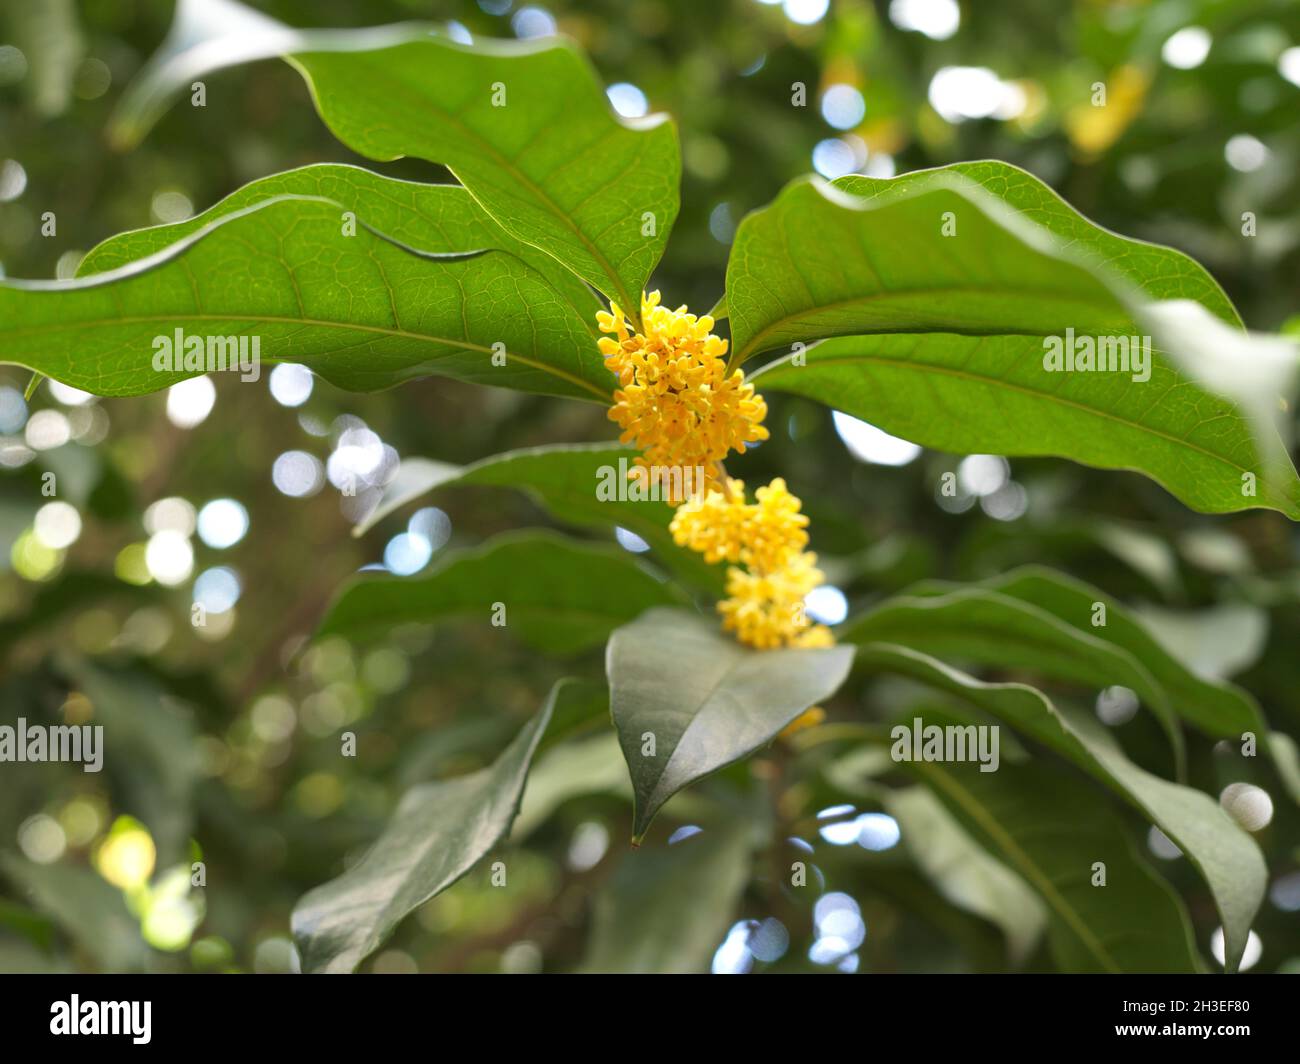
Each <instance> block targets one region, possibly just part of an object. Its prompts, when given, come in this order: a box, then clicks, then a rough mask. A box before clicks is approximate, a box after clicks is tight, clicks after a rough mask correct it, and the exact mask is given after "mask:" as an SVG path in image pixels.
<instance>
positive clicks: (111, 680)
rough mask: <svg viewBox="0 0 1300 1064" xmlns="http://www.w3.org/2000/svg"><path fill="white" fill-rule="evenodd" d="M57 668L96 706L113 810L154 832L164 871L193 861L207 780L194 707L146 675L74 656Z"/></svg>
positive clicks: (67, 656) (61, 658)
mask: <svg viewBox="0 0 1300 1064" xmlns="http://www.w3.org/2000/svg"><path fill="white" fill-rule="evenodd" d="M57 667H58V670H59V671H60V672H61V673H62V674H63V676H64V677H65V678H66V680H67V682H68V684H69V686H71V687H74V688H75V689H77V690H80V691H81V692H83V693H84V694H85V695H86V696H87V697H88V698H89V699H90V702H91V704H92V705H93V706H94V723H95V724H96V725H101V726H102V727H103V729H104V732H103V735H104V741H103V743H102V751H101V752H102V754H103V759H104V761H103V772H104V776H105V777H107V778H108V779H111V780H112V781H113V797H114V803H113V804H114V808H115V809H117V810H119V811H121V812H128V813H132V814H134V815H135V816H136V817H137V818H138V819H139V820H140V821H141V822H142V823H144V825H145V826H146V827H147V828H148V829H149V832H150V834H151V835H152V836H153V840H154V844H155V846H156V848H157V851H158V862H159V866H160V867H165V866H166V865H168V864H171V863H173V862H176V861H187V859H188V854H189V839H190V832H191V831H192V830H193V809H192V805H193V801H194V789H195V787H196V786H197V785H198V782H199V780H200V778H201V776H202V758H201V755H200V752H199V747H198V741H197V740H198V735H197V728H196V727H195V722H194V715H193V712H192V710H191V707H189V706H188V705H186V704H185V703H182V702H180V701H179V700H177V699H175V698H173V697H171V696H170V695H169V694H168V693H167V691H166V689H165V688H164V686H163V685H162V683H160V681H159V680H158V678H157V677H155V676H152V675H150V674H149V673H147V672H144V671H143V670H142V669H137V668H130V669H127V668H122V669H110V668H108V667H106V666H105V665H103V664H101V663H98V662H92V661H90V660H88V659H85V658H81V657H77V656H75V655H73V654H71V653H64V654H61V655H60V656H59V657H58V658H57Z"/></svg>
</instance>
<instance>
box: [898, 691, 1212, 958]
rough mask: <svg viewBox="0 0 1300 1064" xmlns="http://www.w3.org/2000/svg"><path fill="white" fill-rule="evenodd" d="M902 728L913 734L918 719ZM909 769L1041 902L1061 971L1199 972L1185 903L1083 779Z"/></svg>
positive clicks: (954, 767)
mask: <svg viewBox="0 0 1300 1064" xmlns="http://www.w3.org/2000/svg"><path fill="white" fill-rule="evenodd" d="M916 716H918V717H920V719H922V720H923V721H924V722H925V725H926V726H930V725H936V726H938V727H947V726H957V727H962V726H965V725H969V724H971V723H973V721H972V719H971V718H969V717H965V716H961V715H956V714H952V713H947V712H943V711H935V710H931V709H929V708H926V709H925V710H924V711H918V713H917V714H916ZM901 726H902V727H903V728H905V729H910V728H911V727H912V721H911V720H910V719H909V720H907V721H905V722H902V723H901ZM906 767H907V768H908V769H909V770H910V771H911V772H912V773H913V774H914V775H915V776H917V777H918V778H919V779H920V780H921V781H922V782H924V783H925V784H926V785H927V786H928V787H929V788H930V790H931V791H932V792H933V793H934V795H935V796H936V797H937V798H938V799H939V800H940V801H941V802H942V803H943V805H944V806H945V807H946V808H947V809H948V811H949V812H951V813H952V815H953V816H955V817H956V818H957V819H958V820H959V821H960V822H961V824H962V825H963V826H964V827H965V828H966V829H967V830H968V831H970V832H971V834H972V835H973V836H974V837H975V838H976V839H977V840H978V841H979V842H980V844H981V845H983V846H985V847H986V848H987V849H988V850H989V851H991V852H992V853H994V854H997V856H998V857H999V858H1000V859H1001V860H1002V861H1005V862H1006V865H1007V866H1008V867H1010V868H1011V869H1013V870H1014V871H1015V872H1016V873H1017V875H1019V876H1020V877H1021V878H1022V879H1023V880H1024V882H1025V883H1026V884H1028V886H1029V887H1031V888H1032V889H1033V890H1034V891H1035V893H1036V894H1037V895H1038V897H1039V898H1041V899H1042V901H1043V902H1044V903H1045V905H1046V907H1047V911H1048V913H1049V914H1050V922H1049V940H1050V942H1051V946H1052V953H1053V955H1054V956H1055V958H1056V962H1057V964H1058V966H1059V967H1060V968H1061V970H1063V971H1066V972H1185V973H1191V972H1196V971H1197V970H1198V963H1197V956H1196V950H1195V947H1194V946H1193V942H1192V931H1191V924H1190V921H1189V920H1188V918H1187V913H1186V911H1185V910H1184V908H1183V905H1182V902H1181V900H1180V899H1179V897H1178V895H1177V894H1176V893H1174V891H1173V890H1172V889H1171V888H1170V887H1169V884H1168V883H1166V882H1165V881H1164V880H1163V879H1161V878H1160V877H1159V876H1157V875H1156V874H1155V873H1154V872H1153V871H1152V870H1151V869H1150V867H1149V866H1148V865H1147V864H1146V863H1145V862H1144V861H1142V860H1140V859H1139V858H1138V856H1137V854H1136V853H1135V852H1134V849H1133V844H1132V841H1131V839H1130V837H1129V833H1128V831H1127V830H1126V828H1125V825H1124V824H1123V822H1122V821H1121V819H1120V818H1119V817H1118V816H1117V815H1116V814H1115V812H1114V810H1113V809H1111V808H1110V806H1109V804H1108V803H1107V802H1106V801H1105V799H1104V796H1103V795H1101V794H1100V793H1099V792H1098V791H1097V790H1096V788H1094V787H1092V786H1090V785H1089V784H1088V783H1087V782H1086V781H1085V780H1081V779H1077V778H1075V777H1073V776H1070V775H1065V774H1063V773H1062V772H1061V771H1060V770H1059V769H1056V768H1053V767H1051V766H1050V765H1046V764H1042V763H1036V762H1029V761H1026V762H1021V763H1018V764H1015V763H1008V762H1006V761H1005V760H1004V761H1003V762H1002V763H1001V764H1000V765H999V766H998V770H997V771H996V772H987V773H986V772H981V771H980V766H979V765H978V764H976V763H974V762H969V761H967V762H939V761H914V762H910V763H908V764H907V766H906ZM903 837H904V839H907V837H908V833H907V830H906V827H904V829H903ZM1097 862H1100V863H1102V864H1103V865H1105V874H1106V881H1105V885H1104V886H1098V885H1095V884H1094V882H1093V877H1094V874H1095V864H1096V863H1097ZM999 867H1000V866H999Z"/></svg>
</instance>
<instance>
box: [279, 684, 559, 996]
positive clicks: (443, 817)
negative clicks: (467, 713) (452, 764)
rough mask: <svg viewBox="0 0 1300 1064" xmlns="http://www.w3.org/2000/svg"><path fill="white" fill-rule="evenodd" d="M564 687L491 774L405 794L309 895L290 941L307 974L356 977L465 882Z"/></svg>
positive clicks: (514, 794) (491, 842) (519, 788)
mask: <svg viewBox="0 0 1300 1064" xmlns="http://www.w3.org/2000/svg"><path fill="white" fill-rule="evenodd" d="M558 690H559V686H558V685H557V687H556V688H553V689H552V690H551V694H550V695H549V697H548V698H547V700H546V703H545V705H543V706H542V708H541V710H540V711H539V712H538V714H537V715H536V716H535V717H534V718H533V719H532V720H531V721H529V722H528V723H527V724H526V725H524V727H523V728H522V729H521V730H520V732H519V734H518V735H517V736H516V737H515V739H514V741H513V742H511V743H510V745H509V746H508V747H506V749H505V751H504V752H503V753H502V754H501V756H500V757H498V758H497V759H496V761H494V762H493V763H492V764H491V765H489V766H488V767H487V768H484V769H480V770H479V771H478V772H474V773H471V774H469V775H467V776H459V777H457V778H455V779H451V780H442V781H439V782H437V783H427V784H422V785H420V786H418V787H414V788H412V789H411V790H409V791H407V792H406V794H405V795H404V796H403V797H402V801H401V804H400V805H399V806H398V807H397V811H396V813H394V814H393V817H392V819H391V820H390V821H389V822H388V825H387V826H386V827H385V828H384V832H383V834H382V835H381V836H380V837H379V839H378V840H377V841H376V842H375V844H374V846H373V847H371V849H370V851H369V852H368V853H367V854H366V855H365V857H363V858H362V859H361V860H360V861H359V862H358V863H357V864H355V865H353V866H352V867H351V868H349V869H348V870H347V871H346V872H344V873H343V875H341V876H340V877H339V878H338V879H333V880H330V882H328V883H325V884H323V885H321V886H319V887H316V888H315V889H313V890H311V891H309V892H308V893H307V894H305V895H304V896H303V897H302V899H301V900H300V901H299V902H298V904H297V906H296V907H295V908H294V910H293V935H294V938H295V939H296V940H297V943H298V950H299V952H300V953H301V955H302V967H303V971H306V972H329V973H337V972H350V971H352V970H353V969H355V968H356V966H357V965H358V964H360V963H361V962H362V961H363V960H364V959H365V958H366V957H367V956H368V955H369V954H371V953H372V952H374V950H375V949H377V948H378V947H379V945H380V944H381V943H383V942H384V940H385V939H387V938H388V936H389V935H390V934H392V932H393V929H394V928H395V927H396V926H397V924H398V922H399V921H401V919H402V918H403V917H404V916H406V915H407V914H409V913H410V912H412V911H413V910H414V909H416V908H417V907H418V906H420V905H422V904H423V903H424V902H426V901H428V900H429V899H430V898H432V897H433V896H434V895H435V894H438V893H441V892H442V891H444V890H446V889H447V888H448V887H449V886H451V885H452V884H453V883H455V882H456V881H457V880H458V879H460V878H461V877H462V876H463V875H465V874H466V873H467V872H468V871H469V870H470V869H471V868H473V867H474V865H475V864H477V863H478V861H479V859H480V858H482V857H483V856H484V854H486V853H487V852H488V851H489V850H491V849H492V847H493V846H495V845H496V844H497V842H498V841H499V840H500V839H501V838H502V837H504V835H505V834H506V832H507V831H509V829H510V824H511V822H512V821H513V820H514V818H515V813H516V812H517V811H518V809H519V801H520V797H521V796H522V794H523V790H524V783H525V780H526V778H527V775H528V767H529V765H530V764H531V763H532V759H533V752H534V751H535V750H536V749H537V744H538V742H539V741H540V739H541V737H542V733H543V732H544V731H545V730H546V726H547V723H548V722H549V720H550V717H551V710H552V706H553V705H554V703H555V699H556V696H557V691H558Z"/></svg>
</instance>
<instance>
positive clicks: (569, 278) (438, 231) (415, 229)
mask: <svg viewBox="0 0 1300 1064" xmlns="http://www.w3.org/2000/svg"><path fill="white" fill-rule="evenodd" d="M285 196H288V197H308V198H315V199H324V200H329V201H330V202H331V203H337V204H339V205H340V206H342V207H344V208H345V209H346V210H349V211H351V212H352V213H353V214H355V215H356V218H357V222H358V223H359V224H361V225H365V226H366V227H367V228H369V229H370V230H371V231H372V232H375V233H381V234H383V235H384V236H385V237H387V238H388V239H389V240H390V241H392V242H394V243H396V244H399V245H401V246H403V247H407V248H411V249H412V250H414V251H422V252H428V253H431V254H434V255H457V254H461V255H463V254H467V253H469V252H472V251H486V250H497V251H508V252H509V253H510V254H512V255H514V256H515V257H516V258H519V259H522V260H523V261H524V262H525V263H527V264H528V265H529V266H531V267H532V268H533V269H534V270H536V271H537V272H538V273H540V274H541V275H542V276H543V277H545V278H546V280H547V282H548V283H549V284H550V285H551V287H552V288H554V289H555V290H556V291H557V292H558V293H560V294H561V295H562V296H563V297H564V299H565V300H566V302H568V304H569V305H570V306H571V307H572V308H573V310H574V312H575V313H576V314H577V315H578V317H580V318H581V319H582V320H583V321H584V322H585V323H587V326H588V330H589V331H590V332H591V333H592V334H593V336H595V335H598V334H599V330H598V329H597V328H596V319H595V314H596V311H597V310H599V309H600V307H601V303H600V301H599V300H598V299H597V298H596V296H595V294H594V293H593V292H592V291H591V289H590V288H588V287H587V286H586V284H584V283H583V282H582V281H581V280H579V279H578V278H577V277H575V276H574V275H573V274H572V273H570V272H569V271H568V270H567V269H565V268H564V267H563V266H561V265H560V264H559V263H558V262H556V261H555V260H554V259H553V258H551V256H549V255H547V254H545V253H544V252H542V251H539V250H538V249H537V248H535V247H533V246H532V245H530V244H525V243H524V242H523V241H521V240H517V239H515V238H514V237H512V236H511V235H510V234H509V233H507V232H506V231H505V230H504V229H502V228H501V227H500V226H499V225H497V224H496V223H495V222H494V221H492V218H491V216H489V215H488V213H487V212H486V211H484V210H483V208H482V207H480V206H479V205H478V203H477V202H476V201H475V200H474V197H472V196H471V195H470V194H469V192H468V191H466V190H465V189H464V188H462V187H461V186H460V185H425V184H420V183H418V182H415V181H399V180H397V179H396V178H392V177H384V176H382V175H380V174H375V173H371V172H370V171H369V170H363V169H361V168H360V167H358V166H345V165H343V164H341V163H317V164H315V165H312V166H303V167H300V168H298V169H296V170H286V171H285V172H284V173H280V174H272V175H271V176H270V177H264V178H261V179H259V180H257V181H251V182H249V183H248V184H247V185H244V186H243V187H242V188H240V189H238V190H237V191H235V192H232V193H231V194H230V195H229V196H227V197H226V198H225V199H223V200H221V201H220V202H219V203H217V204H215V205H213V206H212V207H209V208H208V209H207V210H206V211H203V212H201V213H200V214H196V215H194V216H193V217H192V218H187V219H186V220H185V221H182V222H174V223H172V224H170V225H155V226H151V227H150V228H148V229H135V230H132V231H130V232H126V233H118V234H117V235H116V236H111V237H109V238H108V239H107V240H105V241H104V242H103V243H101V244H98V245H96V246H95V247H93V248H91V250H90V251H89V252H87V254H86V257H85V258H83V259H82V260H81V264H80V265H79V266H78V267H77V276H78V277H88V276H90V275H92V274H96V273H108V272H111V271H113V270H116V269H120V268H121V267H123V266H126V265H128V264H129V263H132V262H137V261H139V260H140V259H143V258H147V257H149V256H150V255H154V254H157V253H158V252H160V251H164V250H165V249H166V248H168V247H170V246H171V245H172V244H174V243H176V241H178V240H180V239H181V238H183V237H187V236H190V235H191V234H193V233H196V232H198V231H199V230H201V229H204V228H205V227H207V226H208V225H209V224H211V223H212V222H214V221H216V220H218V219H220V218H225V217H226V216H227V215H230V214H235V213H237V212H239V211H242V210H246V209H248V208H251V207H257V206H258V205H259V204H262V203H264V202H265V201H267V200H271V199H278V198H281V197H285Z"/></svg>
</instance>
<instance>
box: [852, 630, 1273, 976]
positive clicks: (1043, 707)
mask: <svg viewBox="0 0 1300 1064" xmlns="http://www.w3.org/2000/svg"><path fill="white" fill-rule="evenodd" d="M859 657H860V660H862V661H864V662H865V663H867V664H868V665H870V666H871V667H873V668H877V669H882V670H885V671H890V672H896V673H900V674H902V675H905V676H911V677H912V678H914V679H916V680H919V681H921V682H922V683H926V684H929V685H930V686H932V687H935V688H937V689H939V690H942V691H947V692H949V693H950V694H953V695H956V696H957V697H959V698H963V699H965V700H966V701H968V702H970V703H971V704H972V705H975V706H977V707H979V708H980V709H983V710H985V711H986V712H988V713H991V714H992V715H994V716H995V717H997V718H999V719H1001V720H1003V721H1006V722H1007V723H1009V724H1010V725H1011V726H1012V727H1014V728H1016V729H1017V730H1019V731H1021V732H1023V733H1024V734H1025V735H1028V736H1031V737H1032V738H1034V739H1037V740H1038V741H1039V742H1041V743H1043V744H1044V745H1046V746H1048V747H1050V748H1051V749H1052V750H1055V751H1056V752H1057V753H1059V754H1061V755H1062V756H1063V757H1065V758H1067V759H1068V760H1070V761H1072V762H1074V764H1076V765H1077V766H1079V767H1080V768H1082V769H1083V770H1084V771H1085V772H1087V773H1089V774H1090V775H1092V776H1094V777H1095V778H1097V779H1098V780H1100V781H1101V782H1102V783H1104V784H1105V785H1106V786H1107V787H1109V788H1111V789H1112V790H1113V791H1115V792H1116V793H1117V794H1119V795H1120V796H1121V797H1122V798H1124V799H1125V800H1126V801H1128V802H1130V803H1131V804H1132V805H1134V806H1135V807H1136V808H1138V809H1139V810H1141V811H1142V812H1143V813H1144V814H1145V815H1146V816H1147V817H1149V818H1150V819H1151V821H1152V822H1153V823H1155V824H1156V826H1157V827H1159V828H1160V830H1161V831H1163V832H1164V833H1165V834H1166V835H1167V836H1169V838H1170V839H1172V840H1173V841H1174V843H1175V844H1176V845H1177V846H1178V847H1179V848H1180V849H1181V850H1182V851H1183V853H1184V854H1186V855H1187V859H1188V860H1189V861H1191V863H1192V865H1193V866H1194V867H1195V868H1196V870H1197V871H1198V872H1199V873H1200V874H1201V877H1202V878H1203V879H1204V880H1205V882H1206V884H1207V885H1208V886H1209V888H1210V892H1211V893H1212V894H1213V896H1214V901H1215V905H1216V907H1217V908H1218V910H1219V915H1220V917H1221V918H1222V920H1223V927H1224V939H1225V951H1226V958H1227V968H1228V970H1229V971H1235V970H1236V967H1237V964H1238V963H1239V962H1240V960H1241V955H1242V952H1243V950H1245V948H1246V937H1247V934H1248V933H1249V931H1250V925H1251V921H1252V920H1253V919H1254V917H1255V913H1256V912H1257V911H1258V909H1259V905H1260V902H1261V901H1262V899H1263V897H1264V888H1265V886H1266V884H1267V881H1268V872H1267V869H1266V868H1265V866H1264V859H1263V857H1262V856H1261V855H1260V852H1259V847H1258V846H1256V845H1255V841H1254V839H1252V838H1251V837H1250V836H1249V835H1247V834H1246V833H1245V832H1244V831H1242V830H1241V828H1239V827H1238V826H1237V825H1236V824H1235V823H1234V822H1233V821H1232V820H1231V819H1230V818H1229V817H1228V814H1227V813H1225V812H1224V811H1223V810H1222V809H1221V808H1220V807H1219V804H1218V803H1217V802H1216V801H1214V799H1212V798H1210V797H1209V795H1206V794H1203V793H1202V792H1200V791H1197V790H1193V789H1192V788H1190V787H1184V786H1182V785H1181V784H1177V783H1171V782H1169V781H1168V780H1165V779H1161V778H1160V777H1159V776H1154V775H1152V774H1151V773H1149V772H1147V771H1145V770H1144V769H1141V768H1139V767H1138V766H1137V765H1135V764H1133V762H1131V761H1130V760H1129V759H1128V758H1127V757H1125V756H1124V754H1123V752H1122V751H1121V750H1120V749H1119V746H1118V745H1117V744H1116V743H1115V741H1114V739H1113V738H1112V737H1111V736H1110V734H1109V733H1107V731H1106V729H1105V728H1104V726H1102V725H1101V724H1100V723H1099V722H1097V721H1096V720H1095V719H1094V718H1092V717H1091V716H1089V715H1087V714H1080V713H1069V714H1067V713H1066V712H1064V711H1062V710H1060V709H1058V707H1056V706H1054V705H1053V704H1052V703H1051V702H1050V701H1049V700H1048V698H1047V696H1046V695H1044V694H1043V693H1042V692H1041V691H1037V690H1035V689H1034V688H1032V687H1028V686H1026V685H1025V684H1017V683H981V682H980V681H979V680H976V679H974V678H972V677H970V676H968V675H966V674H965V673H963V672H961V671H959V670H957V669H954V668H951V667H949V666H947V665H944V664H943V663H942V662H940V661H937V660H935V659H934V658H931V657H929V656H927V655H925V654H922V653H920V652H919V651H915V650H910V649H908V648H906V647H900V646H894V645H892V644H888V643H871V644H868V645H867V646H864V647H863V648H862V649H861V651H860V652H859Z"/></svg>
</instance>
